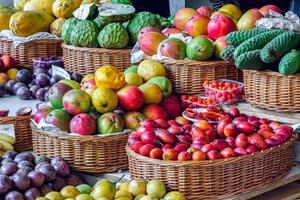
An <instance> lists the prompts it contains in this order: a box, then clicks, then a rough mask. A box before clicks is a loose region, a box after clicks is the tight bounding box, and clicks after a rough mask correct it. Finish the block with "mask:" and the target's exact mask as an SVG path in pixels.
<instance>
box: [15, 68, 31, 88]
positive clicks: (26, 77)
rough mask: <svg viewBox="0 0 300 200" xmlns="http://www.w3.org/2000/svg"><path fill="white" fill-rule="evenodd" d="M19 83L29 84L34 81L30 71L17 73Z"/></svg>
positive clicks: (24, 70) (23, 70) (22, 70)
mask: <svg viewBox="0 0 300 200" xmlns="http://www.w3.org/2000/svg"><path fill="white" fill-rule="evenodd" d="M17 81H18V82H22V83H25V84H29V83H30V82H31V81H32V74H31V72H30V71H29V70H28V69H21V70H20V71H18V73H17Z"/></svg>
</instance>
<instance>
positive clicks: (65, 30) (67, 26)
mask: <svg viewBox="0 0 300 200" xmlns="http://www.w3.org/2000/svg"><path fill="white" fill-rule="evenodd" d="M79 22H80V20H79V19H77V18H75V17H72V18H70V19H67V20H66V21H65V23H64V24H63V26H62V28H61V38H62V39H63V40H64V42H65V43H67V44H71V41H70V40H71V33H72V31H73V29H74V28H75V26H76V25H77V24H78V23H79Z"/></svg>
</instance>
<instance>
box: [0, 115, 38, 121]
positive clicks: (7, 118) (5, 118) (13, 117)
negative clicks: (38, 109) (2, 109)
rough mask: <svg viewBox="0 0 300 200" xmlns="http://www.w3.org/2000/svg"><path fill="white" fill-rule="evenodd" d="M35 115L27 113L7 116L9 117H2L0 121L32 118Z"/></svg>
mask: <svg viewBox="0 0 300 200" xmlns="http://www.w3.org/2000/svg"><path fill="white" fill-rule="evenodd" d="M32 117H33V115H25V116H7V117H0V121H2V120H3V121H8V120H23V119H28V118H32Z"/></svg>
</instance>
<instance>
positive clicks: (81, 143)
mask: <svg viewBox="0 0 300 200" xmlns="http://www.w3.org/2000/svg"><path fill="white" fill-rule="evenodd" d="M31 127H32V139H33V150H34V152H35V153H37V154H38V155H45V156H48V157H54V156H62V157H63V158H65V159H66V160H67V162H68V164H69V165H70V167H72V168H73V169H74V170H77V171H83V172H90V173H104V172H115V171H118V170H125V169H128V161H127V156H126V151H125V146H126V143H127V139H128V134H129V133H130V131H124V132H123V133H121V134H116V135H108V136H103V137H99V136H75V135H67V134H66V133H65V132H58V133H52V132H48V131H43V130H40V129H37V128H36V126H35V125H33V124H31Z"/></svg>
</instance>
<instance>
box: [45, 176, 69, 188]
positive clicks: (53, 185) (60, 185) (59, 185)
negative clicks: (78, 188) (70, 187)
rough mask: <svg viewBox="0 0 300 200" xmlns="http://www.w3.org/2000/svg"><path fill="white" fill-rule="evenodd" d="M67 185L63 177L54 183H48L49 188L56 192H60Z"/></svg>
mask: <svg viewBox="0 0 300 200" xmlns="http://www.w3.org/2000/svg"><path fill="white" fill-rule="evenodd" d="M66 185H67V183H66V181H65V180H64V179H63V178H61V177H56V178H55V179H54V181H51V182H49V183H48V186H49V187H50V188H52V190H54V191H60V190H61V189H63V188H64V187H65V186H66Z"/></svg>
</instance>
